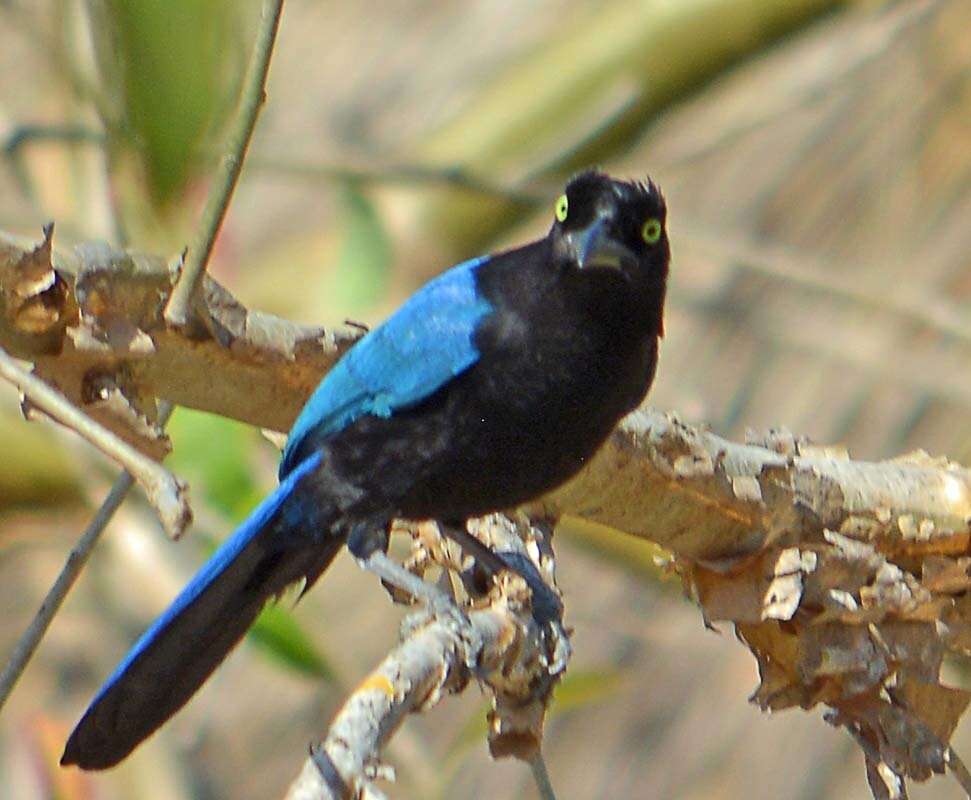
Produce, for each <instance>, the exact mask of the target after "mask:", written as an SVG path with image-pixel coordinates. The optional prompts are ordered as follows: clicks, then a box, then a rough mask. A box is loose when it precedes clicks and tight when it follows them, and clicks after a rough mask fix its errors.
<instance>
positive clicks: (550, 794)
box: [529, 753, 556, 800]
mask: <svg viewBox="0 0 971 800" xmlns="http://www.w3.org/2000/svg"><path fill="white" fill-rule="evenodd" d="M529 768H530V769H531V770H532V771H533V780H535V781H536V789H537V790H538V791H539V796H540V797H541V798H542V800H556V792H555V791H553V783H552V782H551V781H550V773H549V771H548V770H547V769H546V761H545V759H544V758H543V754H542V753H537V754H536V756H535V758H533V759H532V760H531V761H530V762H529Z"/></svg>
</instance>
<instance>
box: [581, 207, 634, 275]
mask: <svg viewBox="0 0 971 800" xmlns="http://www.w3.org/2000/svg"><path fill="white" fill-rule="evenodd" d="M567 239H568V241H569V247H570V249H571V250H572V251H573V257H574V259H575V261H576V264H577V266H579V267H580V269H596V268H601V269H603V268H606V269H616V270H623V269H624V267H625V265H630V264H634V263H636V262H637V256H636V255H634V253H633V252H632V251H631V250H630V248H628V247H627V246H626V245H624V244H622V243H620V242H618V241H617V240H616V239H614V238H613V237H612V236H611V235H610V218H609V217H606V216H597V217H596V218H595V219H594V220H593V222H591V223H590V224H589V225H587V227H586V228H583V229H581V230H578V231H571V232H570V233H569V234H568V235H567Z"/></svg>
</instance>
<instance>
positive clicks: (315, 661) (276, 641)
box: [249, 604, 337, 683]
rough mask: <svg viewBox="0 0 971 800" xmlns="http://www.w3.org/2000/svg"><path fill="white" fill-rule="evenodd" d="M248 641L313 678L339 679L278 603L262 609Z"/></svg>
mask: <svg viewBox="0 0 971 800" xmlns="http://www.w3.org/2000/svg"><path fill="white" fill-rule="evenodd" d="M249 640H250V641H251V642H252V643H253V644H255V645H257V646H258V647H259V648H260V649H261V650H263V652H264V653H266V654H267V655H268V656H270V657H271V658H272V659H273V660H275V661H278V662H279V663H281V664H283V665H285V666H287V667H288V668H290V669H292V670H294V671H295V672H299V673H301V674H303V675H307V676H309V677H313V678H323V679H324V680H325V681H327V682H328V683H332V682H333V681H334V680H336V674H337V673H336V672H335V670H334V668H333V666H332V665H331V664H330V663H329V662H328V661H327V659H326V658H325V657H324V655H323V654H322V653H321V652H320V650H319V649H318V648H317V647H316V645H315V644H314V643H313V641H312V640H311V639H310V637H309V636H308V635H307V634H306V633H305V632H304V630H303V628H302V627H300V624H299V623H298V622H297V621H296V619H294V617H293V614H292V613H290V611H288V610H287V609H286V608H284V607H283V606H281V605H279V604H271V605H268V606H267V607H266V608H264V609H263V612H262V613H261V614H260V616H259V617H257V619H256V622H255V623H254V624H253V627H252V628H251V629H250V632H249Z"/></svg>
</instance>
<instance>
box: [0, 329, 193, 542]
mask: <svg viewBox="0 0 971 800" xmlns="http://www.w3.org/2000/svg"><path fill="white" fill-rule="evenodd" d="M0 376H2V377H4V378H6V379H7V380H8V381H10V382H11V383H12V384H14V385H15V386H16V387H17V388H18V389H20V391H21V392H23V394H24V396H25V398H26V400H25V403H26V404H29V406H28V407H29V408H34V407H36V408H38V409H40V410H41V411H43V412H44V413H45V414H48V415H49V416H50V417H52V418H53V419H55V420H57V421H58V422H60V423H61V424H62V425H65V426H67V427H68V428H71V429H72V430H74V431H75V432H76V433H77V434H78V435H79V436H81V437H83V438H84V439H86V440H87V441H88V442H90V443H91V444H93V445H94V446H95V447H97V448H98V449H99V450H101V452H103V453H105V454H106V455H107V456H109V457H111V458H113V459H114V460H115V461H117V462H118V463H119V464H120V465H121V466H122V467H124V468H125V470H127V472H128V473H129V474H130V475H131V476H132V477H133V478H134V479H135V480H136V481H138V483H139V484H140V485H141V487H142V489H144V491H145V495H146V497H147V498H148V501H149V503H151V504H152V507H153V508H154V509H155V512H156V513H157V514H158V518H159V520H160V521H161V522H162V527H163V528H164V529H165V532H166V533H167V534H168V535H169V536H171V537H172V538H173V539H177V538H179V537H180V536H181V535H182V533H183V531H185V529H186V527H187V526H188V524H189V523H190V522H191V521H192V510H191V509H190V508H189V500H188V497H187V494H186V492H187V489H188V487H187V486H186V484H185V483H184V482H183V481H181V480H179V479H178V478H176V477H175V476H174V475H173V474H172V473H171V472H169V471H168V470H167V469H165V468H164V467H162V466H161V465H159V464H158V463H156V462H155V461H152V460H151V459H150V458H148V457H146V456H144V455H143V454H142V453H140V452H138V450H136V449H135V448H134V447H132V446H131V445H129V444H128V443H127V442H125V441H123V440H122V439H120V438H119V437H118V436H116V435H115V434H113V433H112V432H111V431H109V430H108V429H107V428H104V427H102V426H101V425H99V424H98V423H97V422H95V421H94V420H92V419H91V417H89V416H87V415H86V414H85V413H84V412H82V411H79V410H78V409H77V408H76V407H75V406H74V405H72V404H71V403H70V402H69V401H68V400H67V399H65V398H64V396H63V395H61V394H60V393H59V392H57V391H56V390H54V389H52V388H51V387H50V386H48V385H47V384H46V383H45V382H44V381H42V380H41V379H40V378H35V377H34V376H33V375H31V374H30V373H29V372H27V371H26V370H24V369H22V368H21V367H19V366H18V365H17V363H16V362H15V361H14V360H13V359H12V358H10V356H8V355H7V354H6V352H4V350H3V349H2V348H0Z"/></svg>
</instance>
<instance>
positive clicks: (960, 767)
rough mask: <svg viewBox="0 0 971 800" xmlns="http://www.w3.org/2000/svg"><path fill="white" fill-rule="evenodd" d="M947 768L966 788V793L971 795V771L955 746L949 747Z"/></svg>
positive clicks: (962, 786) (963, 787)
mask: <svg viewBox="0 0 971 800" xmlns="http://www.w3.org/2000/svg"><path fill="white" fill-rule="evenodd" d="M947 769H948V772H950V773H951V775H953V776H954V780H956V781H957V782H958V783H959V784H960V786H961V788H962V789H964V793H965V794H966V795H967V796H968V797H971V772H968V768H967V767H966V766H965V764H964V762H963V761H962V760H961V757H960V756H959V755H958V754H957V753H956V752H955V750H954V748H953V747H948V748H947Z"/></svg>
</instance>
